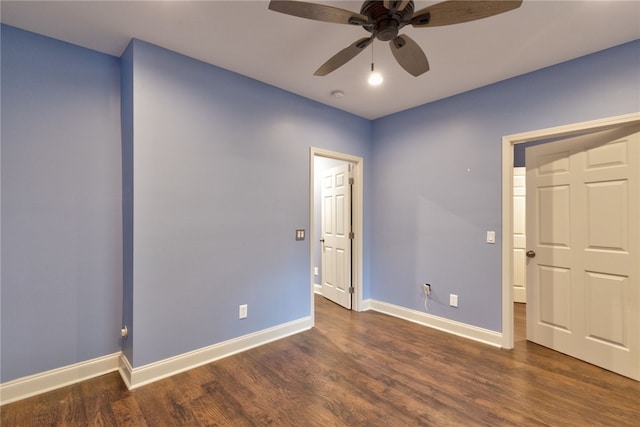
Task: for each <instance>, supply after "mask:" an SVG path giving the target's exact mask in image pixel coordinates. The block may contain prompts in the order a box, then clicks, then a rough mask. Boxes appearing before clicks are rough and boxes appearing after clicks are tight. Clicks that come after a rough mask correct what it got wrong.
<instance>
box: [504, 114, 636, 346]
mask: <svg viewBox="0 0 640 427" xmlns="http://www.w3.org/2000/svg"><path fill="white" fill-rule="evenodd" d="M633 124H640V112H638V113H631V114H625V115H622V116H615V117H608V118H605V119H598V120H591V121H587V122H580V123H574V124H570V125H564V126H557V127H552V128H547V129H541V130H535V131H530V132H524V133H518V134H513V135H507V136H503V137H502V236H503V238H502V344H501V345H502V348H506V349H511V348H513V286H512V284H511V277H512V276H513V238H507V236H512V235H513V147H514V146H515V145H516V144H522V143H525V142H532V141H540V140H544V139H550V138H561V137H570V136H573V135H578V134H581V133H585V132H597V131H601V130H606V129H613V128H616V127H621V126H626V125H633Z"/></svg>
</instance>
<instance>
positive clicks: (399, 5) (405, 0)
mask: <svg viewBox="0 0 640 427" xmlns="http://www.w3.org/2000/svg"><path fill="white" fill-rule="evenodd" d="M382 3H383V6H384V7H386V8H387V9H388V10H389V11H390V12H391V13H395V12H396V11H398V10H404V8H405V7H407V5H408V4H409V0H402V1H390V0H385V1H383V2H382Z"/></svg>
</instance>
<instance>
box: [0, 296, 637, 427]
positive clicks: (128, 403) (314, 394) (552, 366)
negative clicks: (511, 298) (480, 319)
mask: <svg viewBox="0 0 640 427" xmlns="http://www.w3.org/2000/svg"><path fill="white" fill-rule="evenodd" d="M515 311H516V316H515V318H516V342H515V349H514V350H501V349H498V348H494V347H491V346H488V345H483V344H479V343H475V342H473V341H469V340H466V339H463V338H459V337H456V336H453V335H449V334H446V333H443V332H438V331H436V330H433V329H430V328H426V327H423V326H419V325H416V324H413V323H410V322H406V321H403V320H399V319H395V318H392V317H389V316H385V315H383V314H379V313H375V312H364V313H356V312H350V311H346V310H344V309H342V308H340V307H338V306H336V305H335V304H333V303H331V302H328V301H327V300H325V299H324V298H322V297H316V328H314V329H312V330H310V331H308V332H304V333H300V334H297V335H294V336H292V337H289V338H286V339H282V340H279V341H276V342H273V343H270V344H268V345H264V346H262V347H259V348H256V349H252V350H249V351H246V352H244V353H241V354H238V355H235V356H232V357H228V358H226V359H223V360H220V361H217V362H214V363H211V364H208V365H205V366H202V367H200V368H197V369H193V370H191V371H189V372H185V373H182V374H179V375H175V376H173V377H171V378H167V379H164V380H161V381H158V382H156V383H153V384H150V385H147V386H144V387H141V388H139V389H136V390H134V391H131V392H129V391H127V390H126V388H125V387H124V385H123V384H122V382H121V380H120V378H119V375H118V374H117V373H112V374H109V375H105V376H102V377H99V378H95V379H92V380H89V381H85V382H82V383H80V384H76V385H72V386H69V387H65V388H62V389H59V390H55V391H52V392H49V393H46V394H42V395H40V396H36V397H33V398H30V399H25V400H22V401H19V402H15V403H12V404H8V405H5V406H3V407H2V408H0V411H1V413H2V418H1V421H2V426H50V425H56V426H57V425H61V426H62V425H64V426H101V425H104V426H145V425H146V426H170V425H178V426H263V425H273V426H449V425H452V426H474V425H485V426H503V425H506V426H508V425H514V426H530V425H531V426H544V425H549V426H616V427H617V426H635V427H637V426H639V425H640V383H639V382H636V381H633V380H630V379H627V378H624V377H621V376H619V375H616V374H613V373H611V372H608V371H605V370H603V369H600V368H597V367H595V366H592V365H589V364H587V363H584V362H581V361H578V360H576V359H573V358H571V357H568V356H564V355H562V354H559V353H556V352H554V351H551V350H549V349H546V348H544V347H541V346H538V345H536V344H532V343H529V342H527V341H526V340H525V337H524V306H523V305H521V304H516V305H515Z"/></svg>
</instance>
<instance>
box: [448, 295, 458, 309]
mask: <svg viewBox="0 0 640 427" xmlns="http://www.w3.org/2000/svg"><path fill="white" fill-rule="evenodd" d="M449 305H450V306H451V307H457V306H458V295H456V294H449Z"/></svg>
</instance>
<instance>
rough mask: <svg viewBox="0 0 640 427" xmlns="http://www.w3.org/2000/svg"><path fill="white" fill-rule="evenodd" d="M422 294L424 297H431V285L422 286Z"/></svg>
mask: <svg viewBox="0 0 640 427" xmlns="http://www.w3.org/2000/svg"><path fill="white" fill-rule="evenodd" d="M422 292H424V294H425V295H431V285H430V284H428V283H425V284H424V285H422Z"/></svg>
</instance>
